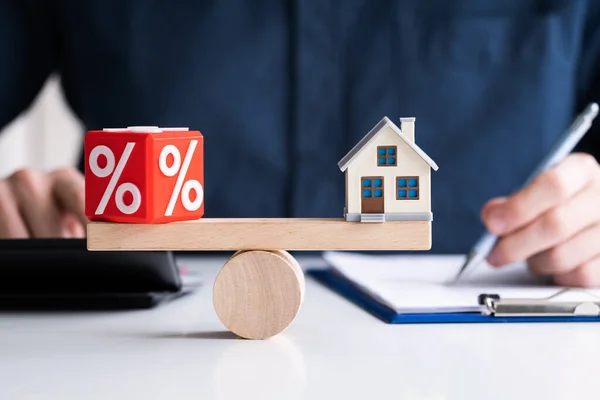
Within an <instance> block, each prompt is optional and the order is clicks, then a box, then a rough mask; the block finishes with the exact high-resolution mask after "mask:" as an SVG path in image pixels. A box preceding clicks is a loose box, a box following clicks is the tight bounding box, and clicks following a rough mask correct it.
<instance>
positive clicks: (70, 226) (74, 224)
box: [63, 213, 85, 239]
mask: <svg viewBox="0 0 600 400" xmlns="http://www.w3.org/2000/svg"><path fill="white" fill-rule="evenodd" d="M63 237H65V238H67V239H80V238H84V237H85V227H84V226H83V225H82V224H81V222H80V221H79V219H77V217H76V216H75V215H73V214H71V213H65V214H64V216H63Z"/></svg>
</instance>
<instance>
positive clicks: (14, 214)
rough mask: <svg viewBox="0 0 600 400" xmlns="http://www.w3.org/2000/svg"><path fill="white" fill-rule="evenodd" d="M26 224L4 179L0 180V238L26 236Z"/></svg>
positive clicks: (20, 237) (21, 237) (27, 234)
mask: <svg viewBox="0 0 600 400" xmlns="http://www.w3.org/2000/svg"><path fill="white" fill-rule="evenodd" d="M28 237H29V232H28V231H27V226H26V225H25V223H24V222H23V220H22V218H21V214H20V212H19V207H18V206H17V202H16V200H15V198H14V195H13V193H12V190H11V189H10V186H9V185H8V183H7V182H6V181H0V238H2V239H8V238H12V239H17V238H19V239H23V238H28Z"/></svg>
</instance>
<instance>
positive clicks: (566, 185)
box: [482, 154, 600, 235]
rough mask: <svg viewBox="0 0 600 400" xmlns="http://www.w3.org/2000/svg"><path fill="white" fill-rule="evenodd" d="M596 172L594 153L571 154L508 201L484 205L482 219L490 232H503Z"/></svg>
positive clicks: (562, 198)
mask: <svg viewBox="0 0 600 400" xmlns="http://www.w3.org/2000/svg"><path fill="white" fill-rule="evenodd" d="M599 176H600V168H598V163H597V162H596V160H595V159H594V157H592V156H591V155H587V154H572V155H571V156H569V157H567V158H566V159H565V160H564V161H563V162H562V163H561V164H559V165H558V166H556V167H554V168H551V169H549V170H547V171H544V172H543V173H541V174H540V175H538V176H537V177H536V178H535V179H533V181H532V182H531V183H530V184H529V185H527V186H526V187H525V188H523V189H522V190H520V191H518V192H517V193H515V194H513V195H512V196H510V197H509V198H508V200H507V201H505V202H503V203H500V204H496V205H495V206H489V207H487V208H486V209H485V213H484V214H483V215H482V219H483V221H484V223H485V225H486V227H487V229H488V230H489V231H490V232H491V233H494V234H496V235H505V234H507V233H510V232H513V231H515V230H517V229H519V228H522V227H524V226H525V225H527V224H529V223H530V222H532V221H533V220H535V219H536V218H537V217H539V216H540V215H542V214H543V213H545V212H547V211H548V210H550V209H551V208H553V207H556V206H558V205H559V204H562V203H564V202H565V201H567V200H568V199H570V198H571V197H573V196H574V195H575V194H576V193H578V192H580V191H581V190H582V189H583V188H585V187H586V186H588V185H589V184H590V183H591V182H593V181H594V180H596V179H597V178H598V177H599Z"/></svg>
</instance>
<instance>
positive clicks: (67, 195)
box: [52, 168, 88, 226]
mask: <svg viewBox="0 0 600 400" xmlns="http://www.w3.org/2000/svg"><path fill="white" fill-rule="evenodd" d="M52 193H53V195H54V197H55V198H56V199H57V200H58V202H59V203H60V204H61V205H62V207H63V208H64V210H65V211H66V212H69V213H72V214H74V215H75V216H76V217H77V219H78V220H79V222H80V223H81V224H82V225H84V226H85V225H86V224H87V222H88V219H87V218H86V216H85V179H84V177H83V175H82V174H81V173H80V172H79V171H76V170H74V169H72V168H64V169H59V170H57V171H54V172H53V173H52Z"/></svg>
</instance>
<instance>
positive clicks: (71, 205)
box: [0, 168, 87, 238]
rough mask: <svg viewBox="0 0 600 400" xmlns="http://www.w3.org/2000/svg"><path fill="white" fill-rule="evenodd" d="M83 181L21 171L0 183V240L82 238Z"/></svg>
mask: <svg viewBox="0 0 600 400" xmlns="http://www.w3.org/2000/svg"><path fill="white" fill-rule="evenodd" d="M84 195H85V192H84V178H83V175H82V174H81V173H80V172H79V171H77V170H75V169H72V168H64V169H59V170H56V171H54V172H51V173H45V172H40V171H36V170H32V169H22V170H19V171H17V172H15V173H14V174H12V175H11V176H9V177H8V178H6V179H2V180H0V238H44V237H46V238H51V237H54V238H57V237H58V238H82V237H85V223H86V221H87V219H86V217H85V213H84Z"/></svg>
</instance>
